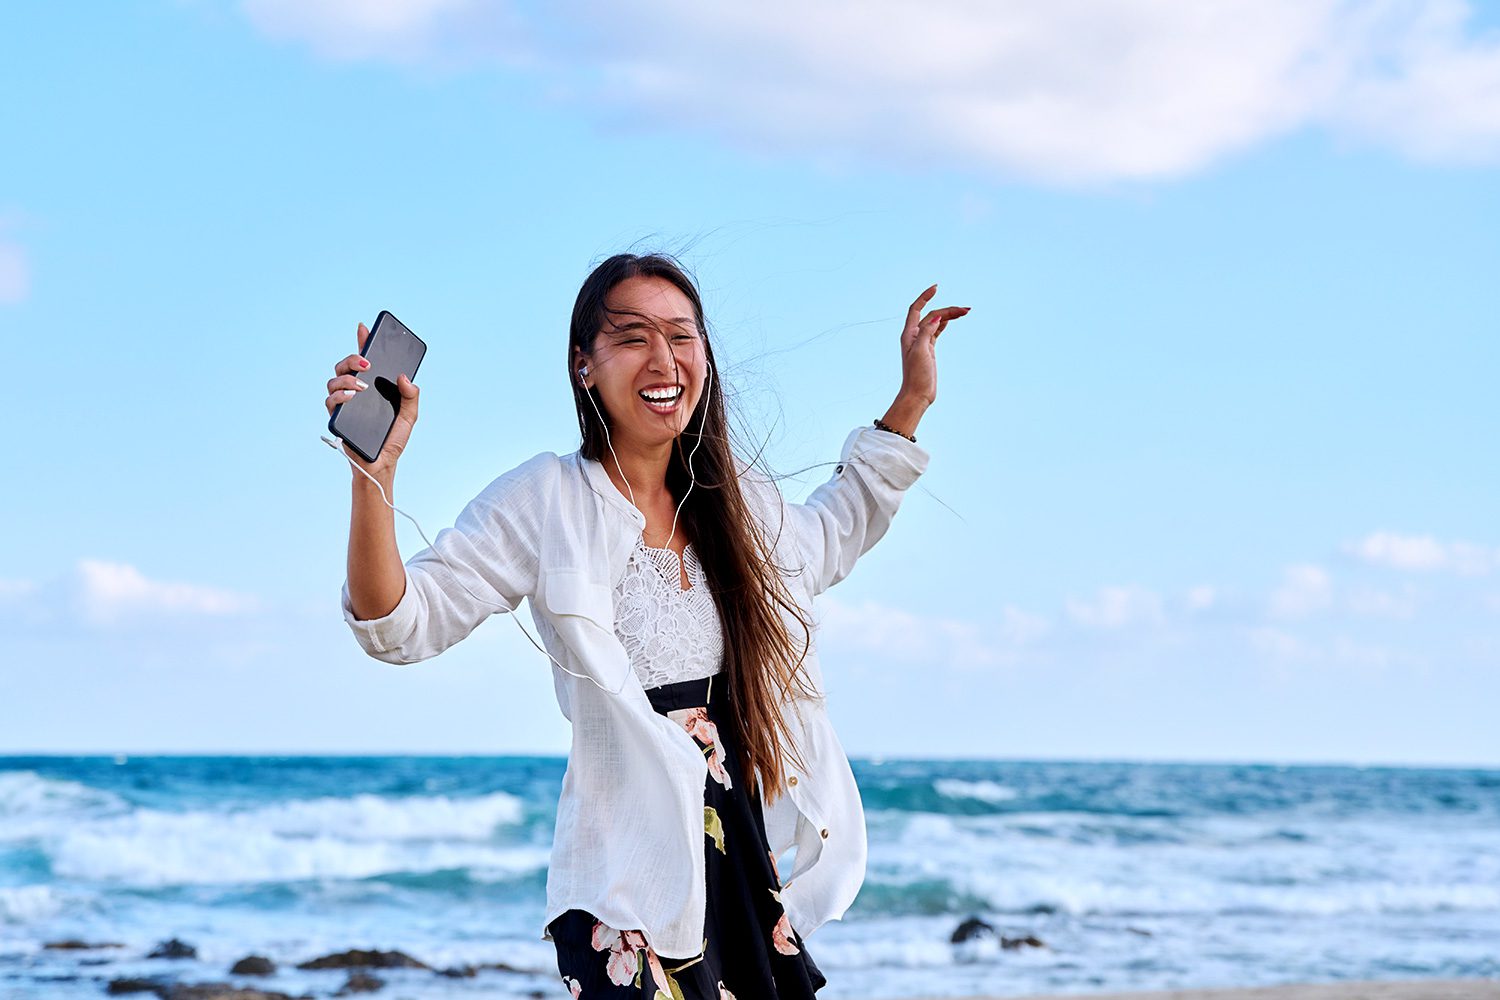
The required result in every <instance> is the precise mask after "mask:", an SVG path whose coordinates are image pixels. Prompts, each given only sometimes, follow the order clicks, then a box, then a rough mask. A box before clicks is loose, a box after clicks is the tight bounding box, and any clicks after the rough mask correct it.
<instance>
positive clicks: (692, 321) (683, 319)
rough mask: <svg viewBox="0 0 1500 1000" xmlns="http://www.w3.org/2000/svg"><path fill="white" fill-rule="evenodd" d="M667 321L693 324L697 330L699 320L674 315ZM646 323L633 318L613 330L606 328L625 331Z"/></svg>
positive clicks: (614, 331) (608, 331)
mask: <svg viewBox="0 0 1500 1000" xmlns="http://www.w3.org/2000/svg"><path fill="white" fill-rule="evenodd" d="M667 322H668V323H675V324H676V325H678V326H691V327H692V328H693V329H695V330H696V329H697V328H698V321H697V320H695V319H693V317H691V316H674V317H672V318H671V319H669V320H667ZM645 325H646V323H645V321H644V320H639V319H637V320H631V321H630V322H629V323H625V324H623V325H621V326H616V327H615V328H614V329H613V330H606V331H605V332H606V333H623V332H624V331H626V330H633V329H635V328H636V327H638V326H645Z"/></svg>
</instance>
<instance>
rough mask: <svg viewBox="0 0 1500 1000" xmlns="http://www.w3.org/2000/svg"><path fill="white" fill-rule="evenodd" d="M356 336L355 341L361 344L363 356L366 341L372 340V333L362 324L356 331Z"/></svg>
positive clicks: (360, 348) (360, 349)
mask: <svg viewBox="0 0 1500 1000" xmlns="http://www.w3.org/2000/svg"><path fill="white" fill-rule="evenodd" d="M354 336H355V339H356V340H357V341H358V342H359V351H360V353H361V354H363V353H364V350H365V341H367V340H369V339H370V331H369V330H367V329H365V325H364V324H363V323H361V324H359V329H357V330H355V332H354Z"/></svg>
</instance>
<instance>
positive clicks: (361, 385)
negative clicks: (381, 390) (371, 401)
mask: <svg viewBox="0 0 1500 1000" xmlns="http://www.w3.org/2000/svg"><path fill="white" fill-rule="evenodd" d="M354 384H355V385H357V386H359V387H360V388H361V389H368V388H370V387H369V386H367V385H365V384H364V382H362V381H360V380H359V379H355V380H354Z"/></svg>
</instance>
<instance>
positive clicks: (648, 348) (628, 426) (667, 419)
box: [575, 277, 708, 445]
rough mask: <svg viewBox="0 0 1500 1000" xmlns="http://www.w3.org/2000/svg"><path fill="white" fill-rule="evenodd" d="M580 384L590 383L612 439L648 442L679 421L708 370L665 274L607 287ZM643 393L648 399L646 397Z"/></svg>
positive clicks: (680, 425)
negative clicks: (609, 424)
mask: <svg viewBox="0 0 1500 1000" xmlns="http://www.w3.org/2000/svg"><path fill="white" fill-rule="evenodd" d="M605 303H606V304H607V305H608V307H609V308H610V309H611V310H615V312H614V313H613V314H611V315H608V316H606V317H605V321H604V327H603V329H601V330H600V331H599V333H598V335H597V336H596V337H595V338H594V353H593V356H592V357H588V358H583V357H580V358H579V359H578V360H577V361H576V362H575V366H576V364H587V365H588V367H589V373H588V375H587V377H586V379H585V384H586V385H590V386H595V387H597V388H598V390H599V395H600V397H601V398H602V399H603V400H604V408H605V409H606V410H607V411H608V412H609V415H610V417H611V419H612V422H613V428H612V431H611V433H612V434H614V435H615V438H616V440H617V441H618V439H619V438H622V437H623V438H626V439H628V440H630V441H632V442H635V443H639V444H644V445H654V444H664V443H668V442H670V441H671V440H672V439H673V438H675V437H676V436H677V435H678V434H681V433H682V431H683V430H684V429H686V427H687V422H688V416H689V415H690V414H691V413H692V412H693V410H694V408H695V407H696V406H697V405H698V400H699V399H700V398H701V397H702V395H703V387H704V384H705V376H706V374H707V371H708V364H707V355H706V353H705V350H704V344H703V334H702V331H700V330H699V329H698V325H697V322H696V320H695V319H694V318H693V303H692V301H691V300H690V299H689V298H688V297H687V296H686V295H684V294H683V293H682V291H681V290H680V289H679V288H678V287H677V286H676V285H674V284H672V283H671V282H670V281H668V280H666V279H665V278H657V277H636V278H626V279H625V280H624V281H622V282H620V283H619V284H617V285H615V286H614V288H612V289H610V291H609V294H608V296H607V297H606V298H605ZM648 397H651V398H648Z"/></svg>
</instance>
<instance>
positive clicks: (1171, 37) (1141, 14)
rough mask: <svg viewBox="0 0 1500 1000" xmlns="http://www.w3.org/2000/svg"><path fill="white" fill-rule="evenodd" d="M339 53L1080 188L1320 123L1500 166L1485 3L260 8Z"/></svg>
mask: <svg viewBox="0 0 1500 1000" xmlns="http://www.w3.org/2000/svg"><path fill="white" fill-rule="evenodd" d="M243 10H244V13H245V15H246V17H247V19H248V20H249V21H250V23H251V24H252V25H253V26H254V27H255V28H256V29H257V30H259V31H260V32H262V33H263V34H265V35H267V36H269V37H272V38H274V39H277V40H279V41H284V42H292V43H297V44H303V45H306V46H308V47H310V48H311V49H313V50H314V51H315V52H317V53H318V54H320V55H322V56H324V57H327V58H333V59H339V60H373V61H381V62H387V63H392V64H399V65H406V66H423V67H435V68H440V69H474V68H481V69H482V68H486V67H498V68H503V69H505V70H507V71H510V72H515V73H518V74H521V75H522V76H523V78H525V79H528V80H531V81H533V82H535V83H536V84H538V85H539V86H540V88H541V89H542V91H543V92H544V93H546V94H547V95H549V97H550V98H551V99H553V100H556V101H558V102H560V103H563V104H565V105H570V106H575V107H578V108H580V109H582V110H584V112H585V113H588V114H591V115H593V116H595V117H596V118H597V119H598V120H599V121H600V122H601V123H604V124H607V125H608V127H610V128H611V129H618V128H621V127H626V128H635V129H640V130H647V131H653V132H656V131H682V132H688V133H696V134H708V135H712V136H715V137H716V138H718V139H719V140H721V141H723V142H724V143H726V144H727V145H730V146H733V147H736V148H741V149H747V150H751V151H754V152H758V153H769V154H773V155H780V156H789V157H795V158H802V159H808V160H814V161H817V162H822V163H849V162H856V163H866V162H875V163H880V164H885V165H889V166H894V167H897V168H902V169H927V168H942V169H951V168H954V167H957V168H959V169H963V170H968V171H971V172H974V173H978V174H982V175H993V176H998V177H1004V178H1024V179H1028V180H1032V181H1037V182H1041V183H1047V184H1058V185H1080V184H1098V183H1109V182H1118V181H1149V180H1159V179H1167V178H1173V177H1180V176H1184V175H1188V174H1191V173H1194V172H1197V171H1201V170H1203V169H1205V168H1206V167H1209V166H1210V165H1212V164H1215V163H1217V162H1220V161H1222V160H1224V159H1225V158H1227V157H1229V156H1232V155H1234V154H1237V153H1242V152H1245V151H1247V150H1250V149H1252V148H1254V147H1256V146H1258V145H1260V144H1263V143H1267V142H1269V141H1272V140H1275V139H1277V138H1278V137H1282V136H1286V135H1288V134H1291V133H1293V132H1297V131H1302V130H1318V131H1321V132H1324V133H1326V134H1328V135H1330V136H1334V137H1337V138H1338V139H1340V140H1353V141H1357V142H1363V143H1369V144H1374V145H1377V146H1381V147H1385V148H1389V149H1393V150H1396V151H1398V152H1399V153H1401V154H1403V155H1406V156H1408V157H1410V158H1413V159H1417V160H1421V161H1429V162H1443V163H1462V164H1493V163H1496V162H1500V34H1497V33H1496V32H1493V31H1490V32H1484V31H1481V30H1479V29H1477V28H1475V27H1473V26H1472V21H1473V17H1472V10H1471V8H1470V5H1469V4H1468V3H1466V2H1464V0H1221V2H1219V3H1215V4H1211V5H1204V4H1191V3H1173V2H1166V0H1117V2H1115V3H1112V4H1096V3H1088V2H1084V0H1045V2H1043V0H1030V2H1017V3H1009V4H1003V5H999V4H986V3H980V2H977V0H931V2H929V3H926V4H921V5H917V4H911V3H896V2H891V0H867V2H864V3H860V4H855V3H852V2H830V3H825V4H820V5H815V6H812V7H808V6H805V5H801V4H793V3H791V2H789V0H765V2H763V3H760V4H755V5H750V6H744V5H728V6H726V5H718V4H691V3H686V2H683V0H655V2H648V3H640V4H631V5H628V6H619V5H613V4H602V3H594V2H573V3H563V4H554V5H550V6H546V7H544V8H533V7H529V6H526V7H523V6H522V5H519V4H504V3H489V2H480V0H379V2H375V0H371V2H357V0H244V3H243Z"/></svg>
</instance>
